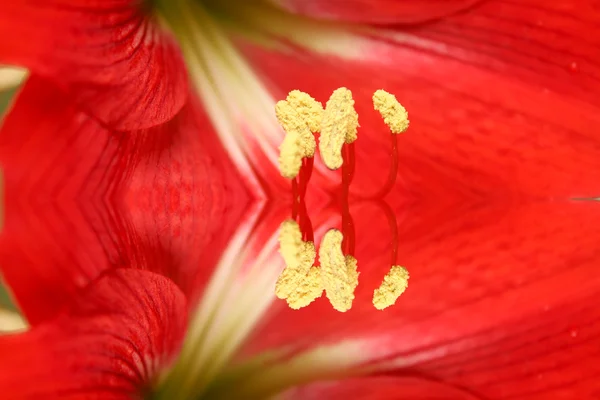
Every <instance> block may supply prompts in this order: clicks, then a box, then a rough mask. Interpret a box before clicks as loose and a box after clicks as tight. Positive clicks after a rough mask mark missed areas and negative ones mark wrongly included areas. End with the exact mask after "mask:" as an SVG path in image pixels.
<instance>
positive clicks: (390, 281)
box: [373, 265, 409, 310]
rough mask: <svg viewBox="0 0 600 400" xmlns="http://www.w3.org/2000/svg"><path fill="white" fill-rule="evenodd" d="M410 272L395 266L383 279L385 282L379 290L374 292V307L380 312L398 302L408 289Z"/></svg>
mask: <svg viewBox="0 0 600 400" xmlns="http://www.w3.org/2000/svg"><path fill="white" fill-rule="evenodd" d="M408 278H409V275H408V271H407V270H406V269H405V268H403V267H401V266H399V265H394V266H392V268H391V269H390V271H389V272H388V273H387V275H386V276H385V277H384V278H383V282H382V283H381V286H379V288H378V289H375V291H374V292H373V305H374V306H375V308H376V309H378V310H383V309H385V308H387V307H389V306H392V305H394V304H395V303H396V300H398V297H400V295H401V294H402V293H404V291H405V290H406V288H407V287H408Z"/></svg>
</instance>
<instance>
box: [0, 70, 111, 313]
mask: <svg viewBox="0 0 600 400" xmlns="http://www.w3.org/2000/svg"><path fill="white" fill-rule="evenodd" d="M118 155H119V140H116V138H114V137H112V136H111V134H110V132H108V131H107V130H106V129H104V128H102V127H101V126H100V125H98V123H96V122H95V121H94V120H93V119H91V118H89V117H88V116H87V115H85V114H84V113H82V112H80V111H79V110H78V109H77V108H76V107H75V106H73V105H72V103H71V101H70V100H69V96H68V95H65V94H63V93H62V92H60V91H58V90H57V89H56V88H55V87H54V86H52V85H50V84H49V83H48V82H46V81H45V80H43V79H41V78H39V77H35V76H34V77H32V78H30V79H29V80H28V82H27V83H26V84H25V87H24V88H23V90H22V92H21V93H20V95H19V96H18V98H17V100H16V103H15V104H14V106H13V108H12V111H11V113H10V114H9V115H8V116H7V117H6V120H5V121H4V125H3V127H2V134H1V135H0V161H1V163H2V168H3V173H4V185H5V223H4V228H3V231H2V235H1V241H0V257H1V260H2V263H1V264H2V265H1V267H0V268H2V274H3V275H4V277H5V279H6V282H7V283H8V284H9V285H10V286H11V289H12V291H13V293H14V295H15V296H16V299H17V301H18V303H19V305H20V306H21V309H22V310H23V311H24V313H25V315H26V316H27V318H28V319H29V321H30V322H31V323H33V324H35V323H37V322H39V321H40V320H42V319H44V318H47V317H49V316H52V315H53V314H54V313H55V312H56V311H57V310H58V309H60V307H62V305H63V304H64V303H65V302H66V301H67V300H68V299H69V298H71V297H72V296H73V295H75V293H76V292H77V290H78V288H79V287H82V286H84V285H86V284H87V283H89V282H90V281H91V280H93V279H95V278H96V277H97V275H98V274H99V273H100V272H101V271H102V270H104V269H106V268H108V267H109V266H110V264H111V263H112V262H115V261H116V260H118V259H119V247H120V245H119V241H120V240H121V239H120V237H119V232H118V226H119V224H120V222H119V215H118V214H117V215H115V214H114V213H113V212H111V208H113V207H112V206H111V202H112V201H113V199H114V186H115V183H118V182H113V180H118V177H119V175H118V173H119V171H118V169H117V168H116V165H115V159H117V157H118Z"/></svg>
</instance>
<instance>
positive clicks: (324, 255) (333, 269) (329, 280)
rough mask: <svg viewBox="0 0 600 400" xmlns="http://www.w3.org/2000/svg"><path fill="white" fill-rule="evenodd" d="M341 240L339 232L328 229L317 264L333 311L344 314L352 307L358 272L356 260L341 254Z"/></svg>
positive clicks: (341, 236)
mask: <svg viewBox="0 0 600 400" xmlns="http://www.w3.org/2000/svg"><path fill="white" fill-rule="evenodd" d="M342 240H343V235H342V233H341V232H340V231H338V230H337V229H330V230H329V231H328V232H327V233H326V234H325V236H324V237H323V240H322V241H321V246H320V248H319V262H320V263H321V269H322V275H323V287H324V288H325V294H326V295H327V298H328V299H329V301H330V303H331V305H332V306H333V308H334V309H336V310H338V311H341V312H345V311H348V310H349V309H350V308H351V307H352V301H353V300H354V290H355V289H356V287H357V286H358V271H357V261H356V259H355V258H354V257H352V256H351V255H348V256H344V254H343V253H342Z"/></svg>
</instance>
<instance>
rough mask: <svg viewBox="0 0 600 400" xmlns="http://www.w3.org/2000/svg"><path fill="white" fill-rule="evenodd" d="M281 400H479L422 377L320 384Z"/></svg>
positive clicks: (305, 387)
mask: <svg viewBox="0 0 600 400" xmlns="http://www.w3.org/2000/svg"><path fill="white" fill-rule="evenodd" d="M279 398H280V399H282V400H283V399H289V400H292V399H298V400H300V399H303V400H317V399H331V400H343V399H356V400H393V399H406V400H476V399H477V397H476V396H474V395H472V394H469V393H468V392H467V391H464V390H461V389H459V388H455V387H452V386H447V385H443V384H440V383H439V382H436V381H434V380H428V379H424V378H421V377H410V376H407V377H364V378H356V379H344V380H340V381H333V382H318V383H314V384H311V385H306V386H303V387H299V388H294V389H291V390H289V391H287V392H286V393H283V394H282V395H281V396H280V397H279Z"/></svg>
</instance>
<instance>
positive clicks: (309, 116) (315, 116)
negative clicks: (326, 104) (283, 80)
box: [275, 90, 323, 179]
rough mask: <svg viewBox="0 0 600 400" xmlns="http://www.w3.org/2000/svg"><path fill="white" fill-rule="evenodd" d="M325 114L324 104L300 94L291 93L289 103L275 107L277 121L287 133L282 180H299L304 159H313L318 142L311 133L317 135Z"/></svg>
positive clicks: (281, 163) (282, 156) (281, 168)
mask: <svg viewBox="0 0 600 400" xmlns="http://www.w3.org/2000/svg"><path fill="white" fill-rule="evenodd" d="M322 114H323V107H322V106H321V104H320V103H319V102H317V101H316V100H315V99H313V98H312V97H310V96H309V95H308V94H306V93H303V92H300V91H298V90H294V91H292V92H290V94H289V95H288V97H287V99H286V100H282V101H280V102H278V103H277V105H276V106H275V115H276V116H277V120H278V121H279V123H280V124H281V126H282V127H283V129H284V130H285V132H286V135H285V138H284V139H283V143H282V144H281V146H280V147H279V149H280V153H279V171H280V173H281V175H282V176H283V177H285V178H288V179H293V178H295V177H296V176H298V173H299V172H300V168H301V167H302V159H303V158H304V157H308V158H312V157H313V156H314V154H315V148H316V141H315V137H314V136H313V134H312V132H317V131H318V128H319V126H320V124H321V119H322ZM311 131H312V132H311Z"/></svg>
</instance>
